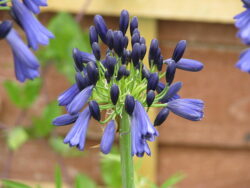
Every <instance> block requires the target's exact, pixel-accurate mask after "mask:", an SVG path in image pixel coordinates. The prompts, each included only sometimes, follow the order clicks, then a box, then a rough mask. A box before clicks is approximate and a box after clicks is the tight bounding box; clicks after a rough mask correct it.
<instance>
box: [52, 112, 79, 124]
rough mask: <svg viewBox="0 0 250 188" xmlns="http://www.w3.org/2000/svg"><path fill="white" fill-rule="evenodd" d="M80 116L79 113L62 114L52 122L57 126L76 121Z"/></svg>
mask: <svg viewBox="0 0 250 188" xmlns="http://www.w3.org/2000/svg"><path fill="white" fill-rule="evenodd" d="M78 116H79V114H74V115H70V114H64V115H61V116H59V117H57V118H55V119H54V120H53V122H52V124H53V125H56V126H62V125H69V124H71V123H75V121H76V120H77V118H78Z"/></svg>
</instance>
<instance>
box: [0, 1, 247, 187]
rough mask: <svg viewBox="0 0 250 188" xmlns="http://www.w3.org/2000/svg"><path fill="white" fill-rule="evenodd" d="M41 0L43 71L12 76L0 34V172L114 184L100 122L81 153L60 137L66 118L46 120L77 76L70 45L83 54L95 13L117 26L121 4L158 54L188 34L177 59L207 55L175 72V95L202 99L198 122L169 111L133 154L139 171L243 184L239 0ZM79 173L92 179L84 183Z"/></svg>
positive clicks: (190, 183) (210, 183)
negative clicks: (147, 153)
mask: <svg viewBox="0 0 250 188" xmlns="http://www.w3.org/2000/svg"><path fill="white" fill-rule="evenodd" d="M48 4H49V7H47V8H45V9H43V12H42V13H41V14H40V15H39V20H40V21H41V22H42V23H43V24H45V25H46V26H47V27H48V28H49V29H50V30H51V31H52V32H53V33H54V34H55V36H56V38H55V39H54V40H51V43H50V45H49V46H47V47H43V48H41V49H40V50H39V51H38V53H37V55H38V57H39V59H40V62H41V63H42V65H43V66H42V69H41V79H36V80H35V81H33V82H27V83H25V84H19V83H18V82H17V81H16V80H15V78H14V71H13V70H14V68H13V60H12V55H11V50H10V48H9V46H8V45H7V43H6V42H5V41H1V42H0V54H1V55H0V64H1V69H0V82H1V85H2V87H0V128H1V129H0V177H1V178H8V179H12V180H18V181H20V182H26V183H28V184H29V185H37V184H40V185H41V186H43V187H54V184H53V181H54V174H58V173H61V174H62V179H63V182H65V184H64V186H63V187H72V186H70V185H73V184H74V181H75V182H78V184H79V185H81V186H79V187H83V188H84V187H91V186H92V184H93V182H95V183H94V184H98V185H103V186H104V187H120V184H119V181H118V180H119V178H120V176H119V161H118V159H117V155H116V154H113V155H111V156H110V157H102V156H101V155H100V153H99V148H98V144H99V141H100V136H101V134H102V127H101V126H100V125H97V123H96V122H94V121H93V122H92V124H91V125H90V130H89V131H88V140H87V147H86V151H84V152H78V151H76V149H72V148H71V149H69V148H68V146H67V145H64V144H62V139H63V137H64V136H65V134H66V133H67V131H68V130H69V129H70V126H66V127H61V128H56V129H55V128H54V127H53V126H52V125H51V121H52V119H53V118H54V117H56V116H58V115H60V114H62V113H63V112H64V111H63V109H62V108H60V107H58V106H57V102H56V99H57V96H58V95H59V94H60V93H62V92H63V91H64V90H66V89H67V88H68V87H69V86H70V85H71V84H72V83H73V82H74V69H73V59H72V57H71V51H72V48H73V47H78V48H79V49H80V50H82V51H87V52H90V45H89V41H88V28H89V27H90V26H91V25H92V24H93V15H95V14H101V15H103V16H104V18H105V20H106V23H107V25H108V27H109V28H112V29H117V28H118V23H119V18H118V16H119V13H120V12H121V10H122V9H127V10H128V11H129V12H130V16H138V18H139V30H140V32H141V34H142V35H143V36H144V37H145V38H146V41H147V44H150V40H151V39H152V38H158V40H159V42H160V47H161V49H162V52H163V55H164V58H169V57H170V56H171V55H172V52H173V48H174V47H175V45H176V43H177V42H178V41H179V40H182V39H185V40H187V42H188V46H187V50H186V53H185V55H184V57H185V58H191V59H196V60H198V61H201V62H203V63H204V69H203V71H201V72H197V73H190V72H184V71H181V70H178V71H177V76H176V78H175V81H183V88H182V90H181V92H180V95H181V97H183V98H199V99H202V100H204V101H205V104H206V105H205V118H204V120H202V121H201V122H190V121H188V120H185V119H182V118H180V117H177V116H175V115H173V114H170V116H169V117H168V119H167V121H166V122H165V123H164V124H163V125H162V126H161V127H160V128H159V132H160V137H159V139H158V142H157V143H155V144H153V145H152V146H151V147H152V148H153V150H154V151H153V152H152V156H151V157H150V158H144V159H142V160H136V164H137V166H138V167H137V169H138V170H137V171H138V177H145V178H146V180H145V182H147V181H150V182H155V183H157V184H158V185H162V184H163V183H164V182H165V180H166V179H169V178H171V177H173V175H174V176H175V175H176V173H177V174H181V176H178V177H177V178H176V179H177V180H180V179H181V181H179V182H178V184H176V185H175V187H178V188H186V187H188V188H189V187H190V188H201V187H202V188H211V187H213V188H235V187H239V188H247V187H250V173H249V171H250V116H249V111H250V87H249V83H250V75H249V74H247V73H243V72H240V70H238V69H236V68H235V66H234V65H235V63H236V62H237V60H238V57H239V54H240V52H241V51H242V50H243V49H244V48H246V47H245V46H244V45H242V44H241V43H240V40H239V39H237V38H236V32H237V30H236V29H235V27H234V25H233V23H234V20H233V16H235V15H236V14H238V13H240V12H241V11H243V8H242V2H241V1H240V0H220V1H218V0H209V1H200V0H176V1H171V0H154V1H149V0H133V1H132V0H126V1H125V0H72V1H68V0H60V1H59V0H48ZM7 18H9V15H8V13H7V12H6V13H5V12H3V11H1V12H0V20H4V19H7ZM155 114H156V112H153V111H152V112H151V114H150V116H151V117H152V118H153V117H155ZM114 153H117V151H114ZM105 160H106V162H105ZM107 161H108V162H107ZM117 161H118V162H117ZM117 166H118V167H117ZM55 168H56V170H55ZM59 168H60V169H61V170H58V169H59ZM116 171H117V173H116ZM56 177H58V176H56ZM76 177H81V178H80V179H81V180H79V179H78V180H77V179H76V180H74V179H75V178H76ZM183 177H184V178H183ZM84 178H85V179H84ZM178 178H179V179H178ZM82 179H84V181H86V182H90V183H92V184H88V186H87V183H86V182H84V183H83V184H81V181H82ZM172 179H173V178H172ZM176 179H175V180H176ZM175 180H172V181H175ZM79 182H80V183H79ZM117 182H118V183H117ZM76 184H77V183H76ZM82 185H85V186H82ZM146 185H147V183H145V186H144V187H147V186H146ZM142 187H143V186H142ZM165 187H167V186H165Z"/></svg>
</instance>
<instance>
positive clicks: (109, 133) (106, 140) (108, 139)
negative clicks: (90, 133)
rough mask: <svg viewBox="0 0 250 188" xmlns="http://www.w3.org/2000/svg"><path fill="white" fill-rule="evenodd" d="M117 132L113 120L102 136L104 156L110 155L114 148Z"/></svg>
mask: <svg viewBox="0 0 250 188" xmlns="http://www.w3.org/2000/svg"><path fill="white" fill-rule="evenodd" d="M115 131H116V127H115V121H114V120H111V121H110V122H109V123H108V124H107V126H106V128H105V130H104V133H103V136H102V140H101V145H100V148H101V151H102V153H104V154H108V153H109V152H110V150H111V148H112V145H113V142H114V140H115Z"/></svg>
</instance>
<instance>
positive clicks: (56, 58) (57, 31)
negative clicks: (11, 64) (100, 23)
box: [38, 13, 91, 82]
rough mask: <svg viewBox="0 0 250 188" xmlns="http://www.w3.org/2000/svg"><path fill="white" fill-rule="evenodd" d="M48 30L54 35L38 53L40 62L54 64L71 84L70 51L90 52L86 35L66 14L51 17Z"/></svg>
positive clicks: (72, 63)
mask: <svg viewBox="0 0 250 188" xmlns="http://www.w3.org/2000/svg"><path fill="white" fill-rule="evenodd" d="M48 29H49V30H50V31H52V32H53V33H54V35H55V39H53V40H51V41H50V44H49V46H47V47H46V48H44V49H42V50H40V51H39V53H38V56H39V59H40V60H41V62H46V63H54V64H55V65H56V67H57V69H58V70H59V71H60V72H61V73H63V74H65V75H66V76H67V78H68V79H69V81H71V82H73V81H74V80H73V79H74V74H75V70H74V68H73V65H74V61H73V58H72V49H73V48H79V49H80V50H82V51H85V52H90V51H91V48H90V44H89V39H88V33H86V32H83V31H82V29H81V28H80V27H79V24H78V23H77V22H76V21H75V19H74V18H73V17H72V16H71V15H70V14H68V13H59V14H57V15H56V16H55V17H53V18H52V19H51V21H50V23H49V25H48Z"/></svg>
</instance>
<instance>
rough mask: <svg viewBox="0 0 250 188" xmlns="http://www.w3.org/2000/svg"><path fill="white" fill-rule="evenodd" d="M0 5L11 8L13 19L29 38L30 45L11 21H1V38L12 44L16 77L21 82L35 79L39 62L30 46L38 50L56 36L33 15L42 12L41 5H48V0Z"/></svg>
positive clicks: (17, 1) (18, 1)
mask: <svg viewBox="0 0 250 188" xmlns="http://www.w3.org/2000/svg"><path fill="white" fill-rule="evenodd" d="M1 1H2V0H0V2H1ZM0 6H6V8H7V9H9V10H10V14H11V15H12V17H13V19H14V20H15V21H16V22H17V24H18V25H19V26H20V27H21V29H22V30H24V32H25V34H26V36H27V39H28V46H26V44H25V43H24V42H23V41H22V39H21V37H20V36H19V35H18V34H17V32H16V31H15V30H14V28H12V24H10V23H11V22H10V21H3V22H0V39H3V38H5V39H6V40H7V41H8V43H9V44H10V46H11V49H12V52H13V57H14V65H15V66H14V67H15V74H16V78H17V80H19V81H20V82H24V81H25V80H27V79H30V80H33V79H34V78H36V77H38V76H39V70H38V69H39V62H38V60H37V58H36V57H35V56H34V55H33V53H32V51H31V50H30V49H29V47H32V48H33V49H35V50H37V49H38V45H39V44H42V45H47V44H48V43H49V39H50V38H53V37H54V36H53V34H52V33H51V32H50V31H48V30H47V29H46V28H45V27H44V26H43V25H42V24H41V23H40V22H39V21H38V20H37V19H36V17H35V16H34V15H33V13H39V12H40V9H39V6H47V0H23V1H22V2H20V0H12V1H11V3H8V4H7V3H2V2H1V4H0ZM31 11H32V12H33V13H32V12H31ZM6 23H7V24H6ZM6 26H7V27H8V28H7V30H6ZM4 27H5V28H4Z"/></svg>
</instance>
